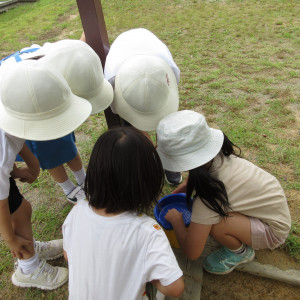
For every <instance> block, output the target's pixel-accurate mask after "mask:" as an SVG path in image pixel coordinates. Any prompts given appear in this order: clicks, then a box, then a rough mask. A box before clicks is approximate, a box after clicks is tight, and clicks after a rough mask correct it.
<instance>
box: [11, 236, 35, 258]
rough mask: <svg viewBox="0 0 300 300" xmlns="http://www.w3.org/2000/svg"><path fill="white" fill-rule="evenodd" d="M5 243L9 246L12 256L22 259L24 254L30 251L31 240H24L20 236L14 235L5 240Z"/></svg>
mask: <svg viewBox="0 0 300 300" xmlns="http://www.w3.org/2000/svg"><path fill="white" fill-rule="evenodd" d="M7 245H8V247H9V248H10V251H11V252H12V254H13V256H14V257H17V258H19V259H24V256H26V255H29V254H30V253H31V251H30V250H31V249H30V248H32V241H29V240H26V239H24V238H23V237H21V236H18V235H15V237H14V238H13V239H11V240H9V241H7Z"/></svg>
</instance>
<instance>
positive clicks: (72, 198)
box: [67, 186, 86, 204]
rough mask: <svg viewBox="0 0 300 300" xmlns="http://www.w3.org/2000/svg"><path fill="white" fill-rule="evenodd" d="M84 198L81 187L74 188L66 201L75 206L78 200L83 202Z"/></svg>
mask: <svg viewBox="0 0 300 300" xmlns="http://www.w3.org/2000/svg"><path fill="white" fill-rule="evenodd" d="M85 198H86V197H85V193H84V191H83V189H82V187H81V186H76V188H75V189H74V190H73V191H72V192H71V193H70V194H68V195H67V200H68V201H69V202H70V203H72V204H76V203H77V202H78V201H79V200H84V199H85Z"/></svg>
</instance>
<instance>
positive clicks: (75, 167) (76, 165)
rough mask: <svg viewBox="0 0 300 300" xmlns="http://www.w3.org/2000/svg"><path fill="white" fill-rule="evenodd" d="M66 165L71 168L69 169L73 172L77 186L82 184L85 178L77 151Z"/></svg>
mask: <svg viewBox="0 0 300 300" xmlns="http://www.w3.org/2000/svg"><path fill="white" fill-rule="evenodd" d="M67 165H68V166H69V168H70V169H71V171H72V172H73V174H74V176H75V178H76V181H77V184H78V185H79V186H82V185H83V183H84V180H85V175H86V174H85V170H84V168H83V165H82V160H81V157H80V155H79V153H78V152H77V154H76V156H75V157H74V158H73V159H72V160H70V161H68V162H67Z"/></svg>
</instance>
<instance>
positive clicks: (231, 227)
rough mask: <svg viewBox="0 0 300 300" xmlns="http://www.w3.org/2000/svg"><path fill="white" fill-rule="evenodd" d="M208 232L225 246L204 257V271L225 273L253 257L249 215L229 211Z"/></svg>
mask: <svg viewBox="0 0 300 300" xmlns="http://www.w3.org/2000/svg"><path fill="white" fill-rule="evenodd" d="M210 234H211V236H212V237H213V238H214V239H215V240H216V241H218V242H219V243H221V244H222V245H224V246H225V247H223V248H221V249H219V250H217V251H214V252H213V253H212V254H210V255H208V256H207V257H206V258H205V260H204V264H203V267H204V269H205V270H206V271H208V272H210V273H213V274H221V275H222V274H227V273H229V272H231V271H232V270H233V269H234V268H236V267H237V266H238V265H240V264H242V263H246V262H249V261H251V260H253V259H254V255H255V252H254V250H253V249H252V248H251V247H250V245H251V223H250V219H249V217H247V216H245V215H242V214H239V213H235V212H233V213H229V217H227V218H224V219H223V220H222V221H221V222H220V223H218V224H215V225H213V227H212V229H211V232H210ZM247 245H249V246H247Z"/></svg>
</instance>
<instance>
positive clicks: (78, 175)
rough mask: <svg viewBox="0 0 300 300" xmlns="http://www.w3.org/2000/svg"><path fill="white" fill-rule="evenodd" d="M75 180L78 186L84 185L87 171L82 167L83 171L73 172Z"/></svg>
mask: <svg viewBox="0 0 300 300" xmlns="http://www.w3.org/2000/svg"><path fill="white" fill-rule="evenodd" d="M72 172H73V174H74V176H75V178H76V181H77V183H78V185H82V184H83V183H84V180H85V175H86V174H85V169H84V168H83V167H82V168H81V170H79V171H72Z"/></svg>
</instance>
